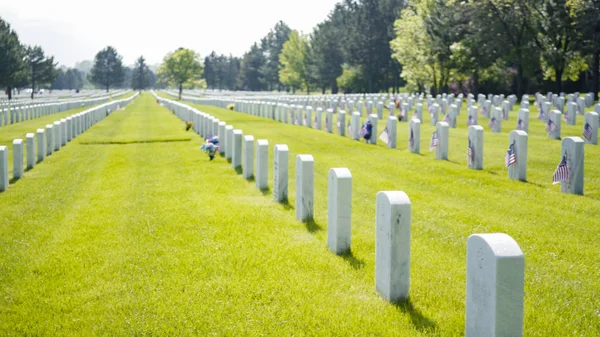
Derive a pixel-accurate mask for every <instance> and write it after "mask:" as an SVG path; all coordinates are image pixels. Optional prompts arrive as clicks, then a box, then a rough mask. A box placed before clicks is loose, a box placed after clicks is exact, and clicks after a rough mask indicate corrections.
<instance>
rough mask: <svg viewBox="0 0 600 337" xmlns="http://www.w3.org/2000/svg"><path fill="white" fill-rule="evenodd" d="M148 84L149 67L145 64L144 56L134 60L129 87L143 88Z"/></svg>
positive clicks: (134, 88)
mask: <svg viewBox="0 0 600 337" xmlns="http://www.w3.org/2000/svg"><path fill="white" fill-rule="evenodd" d="M148 86H150V69H148V66H147V65H146V59H144V56H140V57H139V58H138V59H137V60H136V61H135V65H134V67H133V70H132V74H131V87H132V88H133V90H140V91H141V90H144V89H146V88H148Z"/></svg>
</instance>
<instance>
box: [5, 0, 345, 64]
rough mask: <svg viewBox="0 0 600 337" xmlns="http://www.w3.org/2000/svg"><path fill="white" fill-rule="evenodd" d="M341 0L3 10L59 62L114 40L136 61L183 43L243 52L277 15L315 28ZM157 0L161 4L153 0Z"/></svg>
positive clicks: (27, 3) (176, 1)
mask: <svg viewBox="0 0 600 337" xmlns="http://www.w3.org/2000/svg"><path fill="white" fill-rule="evenodd" d="M339 1H340V0H301V1H298V0H294V1H290V0H248V1H244V0H195V1H194V0H188V1H185V0H166V1H160V2H158V1H156V2H154V1H139V0H120V1H117V0H100V1H81V0H79V1H73V0H1V1H0V17H2V19H4V20H6V21H8V23H9V24H10V25H11V27H12V28H13V29H15V30H16V31H17V34H18V35H19V38H20V40H21V43H24V44H30V45H41V46H42V48H43V49H44V51H46V53H48V54H50V55H54V57H55V60H56V61H58V62H59V63H60V64H61V65H65V66H68V67H72V66H74V65H75V62H78V61H82V60H93V58H94V56H95V55H96V53H97V52H98V51H100V50H101V49H103V48H104V47H106V46H108V45H111V46H113V47H115V48H116V49H117V51H118V52H119V54H121V55H122V56H123V62H124V64H125V65H131V64H133V63H134V61H135V59H136V58H137V57H139V56H140V55H144V57H145V58H146V60H147V61H148V64H155V63H160V62H161V60H162V58H163V57H164V55H165V54H166V53H167V52H169V51H172V50H175V49H177V48H179V47H185V48H191V49H194V50H196V51H197V52H199V53H200V54H201V56H202V57H205V56H206V55H207V54H208V53H210V52H211V51H212V50H215V51H216V52H217V53H219V54H229V53H231V54H233V55H234V56H242V54H243V53H244V52H245V51H247V50H248V49H249V48H250V46H251V45H252V43H254V42H256V41H259V40H260V39H261V38H262V37H263V36H265V35H266V34H267V33H268V32H269V29H271V28H272V27H273V26H275V24H276V23H277V21H279V20H283V21H284V22H285V23H287V24H288V25H289V26H290V27H291V28H292V29H297V30H300V31H303V32H304V33H310V32H311V31H312V28H313V27H314V26H315V25H316V24H317V23H319V22H321V21H323V20H325V18H326V17H327V15H328V14H329V12H330V11H331V10H332V9H333V7H334V5H335V4H336V3H337V2H339ZM154 3H155V4H156V5H154Z"/></svg>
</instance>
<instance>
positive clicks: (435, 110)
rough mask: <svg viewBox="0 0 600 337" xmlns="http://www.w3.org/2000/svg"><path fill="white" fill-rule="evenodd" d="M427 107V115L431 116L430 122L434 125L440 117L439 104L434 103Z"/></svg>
mask: <svg viewBox="0 0 600 337" xmlns="http://www.w3.org/2000/svg"><path fill="white" fill-rule="evenodd" d="M428 107H429V115H430V116H431V119H430V122H431V125H436V124H437V122H438V120H439V118H440V106H439V105H438V104H437V103H434V104H433V105H431V106H428Z"/></svg>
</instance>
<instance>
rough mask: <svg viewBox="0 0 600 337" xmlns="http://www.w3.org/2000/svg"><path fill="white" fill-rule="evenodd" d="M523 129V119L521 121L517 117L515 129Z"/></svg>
mask: <svg viewBox="0 0 600 337" xmlns="http://www.w3.org/2000/svg"><path fill="white" fill-rule="evenodd" d="M524 129H525V121H523V120H522V119H521V118H519V121H518V122H517V130H524Z"/></svg>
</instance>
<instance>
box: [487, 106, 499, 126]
mask: <svg viewBox="0 0 600 337" xmlns="http://www.w3.org/2000/svg"><path fill="white" fill-rule="evenodd" d="M491 116H492V117H491V118H490V123H489V126H490V129H491V130H492V132H501V131H502V109H500V108H498V107H496V108H493V109H492V114H491Z"/></svg>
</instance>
